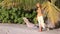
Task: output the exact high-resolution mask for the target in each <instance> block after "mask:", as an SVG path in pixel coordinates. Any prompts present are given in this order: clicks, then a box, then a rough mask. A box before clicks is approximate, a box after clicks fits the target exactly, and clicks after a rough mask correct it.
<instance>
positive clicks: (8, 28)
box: [0, 24, 60, 34]
mask: <svg viewBox="0 0 60 34" xmlns="http://www.w3.org/2000/svg"><path fill="white" fill-rule="evenodd" d="M0 34H60V29H54V30H50V31H43V32H39V31H38V29H36V28H28V27H26V25H21V24H0Z"/></svg>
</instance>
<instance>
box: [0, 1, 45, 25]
mask: <svg viewBox="0 0 60 34" xmlns="http://www.w3.org/2000/svg"><path fill="white" fill-rule="evenodd" d="M44 1H46V0H0V22H2V23H20V24H22V23H23V22H24V21H23V19H22V18H23V17H27V18H29V19H30V20H31V22H33V23H34V24H36V23H37V21H36V12H35V11H30V10H31V9H32V8H34V7H35V4H36V3H37V2H39V3H41V4H42V3H43V2H44ZM29 11H30V12H29Z"/></svg>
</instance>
